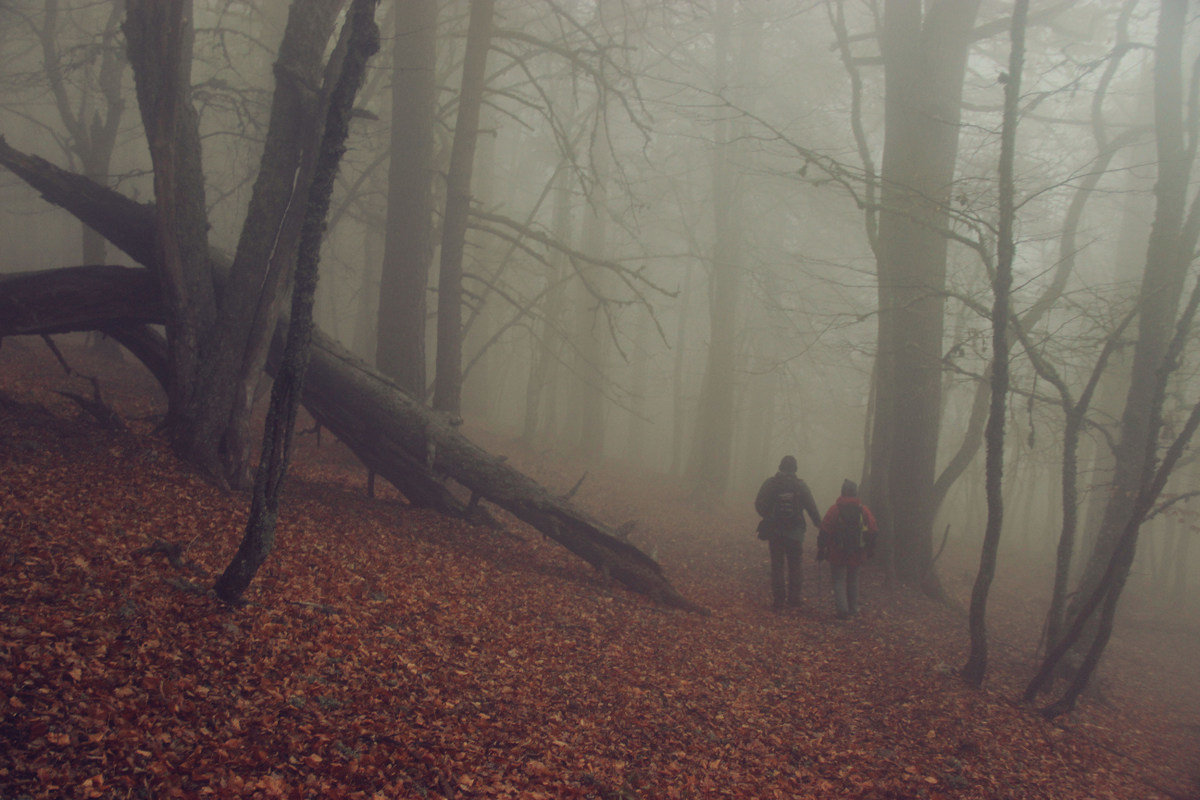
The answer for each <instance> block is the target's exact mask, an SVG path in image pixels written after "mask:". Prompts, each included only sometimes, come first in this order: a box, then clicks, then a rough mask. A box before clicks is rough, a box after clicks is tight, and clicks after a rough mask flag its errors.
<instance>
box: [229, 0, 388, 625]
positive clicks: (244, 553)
mask: <svg viewBox="0 0 1200 800" xmlns="http://www.w3.org/2000/svg"><path fill="white" fill-rule="evenodd" d="M375 3H376V0H354V3H353V5H352V6H351V8H350V10H349V12H348V14H347V19H346V23H345V29H344V31H343V40H342V41H341V42H339V43H338V48H337V50H336V51H335V52H334V55H333V57H332V58H331V59H330V70H329V72H328V73H327V76H326V80H327V81H329V82H332V85H329V84H327V91H328V92H329V94H328V95H327V96H326V97H324V98H322V100H323V101H324V102H323V103H322V105H323V106H325V105H327V106H328V110H327V112H325V113H322V114H321V117H322V118H323V120H324V122H323V125H322V126H321V127H322V129H323V131H324V132H323V134H322V136H321V142H320V147H319V149H318V151H317V152H310V153H308V154H307V160H309V161H312V162H314V163H313V165H312V167H311V170H312V178H311V180H310V181H308V184H309V185H310V187H311V188H310V189H309V191H308V192H307V193H306V197H305V202H304V208H305V218H304V224H303V228H302V230H301V234H300V241H299V244H298V251H297V256H298V260H297V265H296V283H295V288H294V290H293V293H292V313H291V319H290V324H289V325H288V332H287V341H286V343H285V344H284V348H283V358H282V360H281V363H280V365H279V367H278V368H277V369H276V372H275V382H274V384H273V385H272V387H271V404H270V407H269V408H268V409H267V421H266V429H265V430H264V431H263V441H262V457H261V459H260V460H259V464H258V470H257V472H256V474H255V478H254V491H253V495H252V500H251V503H250V517H249V519H248V520H247V522H246V531H245V535H244V536H243V537H242V542H241V545H240V546H239V547H238V550H237V553H235V554H234V557H233V560H232V561H230V563H229V566H227V567H226V568H225V571H224V572H222V573H221V576H220V577H219V578H218V579H217V582H216V586H215V587H214V589H215V591H216V593H217V596H218V597H219V598H221V599H222V600H224V601H225V602H227V603H236V602H239V601H240V600H241V597H242V594H243V593H244V592H245V591H246V589H247V587H249V585H250V582H251V581H252V580H253V579H254V576H255V575H256V574H257V572H258V568H259V567H260V566H262V564H263V562H264V561H266V558H267V555H268V554H270V552H271V549H272V548H273V546H274V543H275V523H276V520H277V519H278V516H279V495H280V492H281V490H282V488H283V480H284V478H285V477H286V476H287V466H288V457H289V455H290V452H291V444H292V432H293V431H294V429H295V426H296V412H297V411H298V410H299V408H300V401H301V396H302V392H303V387H304V376H305V372H306V371H307V370H308V362H309V354H310V351H311V346H312V332H313V301H314V300H315V298H316V292H317V277H318V272H317V267H318V265H319V264H320V261H321V242H322V240H323V239H324V238H325V218H326V216H327V215H328V213H329V200H330V197H331V196H332V194H333V184H334V179H335V178H336V177H337V171H338V166H339V165H340V164H341V160H342V156H343V155H344V154H345V152H346V139H347V137H348V136H349V134H350V118H351V115H352V113H353V111H354V98H355V96H356V95H357V94H358V90H359V89H360V88H361V87H362V83H363V78H364V76H365V74H366V68H367V61H369V60H370V58H371V56H372V55H374V54H375V53H376V51H378V50H379V28H378V27H377V26H376V24H375ZM308 171H309V170H308V168H307V165H303V166H301V168H300V173H301V174H305V173H307V172H308Z"/></svg>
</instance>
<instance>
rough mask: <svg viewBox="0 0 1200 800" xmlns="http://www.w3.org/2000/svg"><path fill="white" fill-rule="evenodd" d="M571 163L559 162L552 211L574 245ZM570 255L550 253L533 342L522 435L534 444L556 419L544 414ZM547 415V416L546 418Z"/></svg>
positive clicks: (558, 229) (554, 225)
mask: <svg viewBox="0 0 1200 800" xmlns="http://www.w3.org/2000/svg"><path fill="white" fill-rule="evenodd" d="M568 168H569V165H568V164H567V162H565V161H564V162H562V163H561V164H559V167H558V170H557V171H556V172H555V175H554V189H553V192H554V207H553V210H552V212H551V219H550V229H551V231H552V232H553V236H554V240H555V241H556V242H562V243H563V244H565V245H567V246H570V244H571V205H570V204H571V194H570V191H569V189H568V184H567V182H568V180H569V172H568ZM565 261H566V257H565V256H564V255H563V254H562V252H561V251H558V250H555V251H554V252H552V253H551V254H550V266H549V272H548V273H547V275H546V289H545V292H544V296H545V298H546V300H545V303H544V305H543V309H542V319H541V324H540V325H539V326H537V329H538V330H540V334H539V335H538V336H537V337H536V338H535V339H534V341H533V343H532V352H531V353H530V357H529V358H530V365H529V380H528V382H527V383H526V386H525V420H524V426H523V428H522V432H521V439H522V440H523V441H524V442H525V443H526V444H533V443H534V442H535V441H536V440H537V437H538V432H539V430H550V431H553V430H554V420H553V419H551V418H550V417H551V415H550V414H549V413H547V414H544V415H543V413H542V411H543V407H544V406H543V399H545V408H546V409H547V410H549V409H550V408H551V407H552V401H551V400H550V398H546V397H545V396H546V395H547V394H548V393H550V394H552V393H553V392H554V391H555V387H554V384H555V383H556V381H555V376H556V375H557V374H558V372H559V370H558V362H559V360H560V359H561V358H562V357H563V354H562V350H563V348H562V324H563V320H562V310H563V299H564V289H563V287H562V285H561V284H562V282H563V271H564V270H563V267H564V264H565ZM543 417H544V418H543Z"/></svg>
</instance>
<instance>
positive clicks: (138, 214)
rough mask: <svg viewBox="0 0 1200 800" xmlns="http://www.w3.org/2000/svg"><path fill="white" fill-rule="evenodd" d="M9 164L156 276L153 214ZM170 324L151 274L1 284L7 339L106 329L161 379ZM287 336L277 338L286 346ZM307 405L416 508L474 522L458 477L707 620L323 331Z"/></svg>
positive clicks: (6, 160) (45, 169) (17, 278)
mask: <svg viewBox="0 0 1200 800" xmlns="http://www.w3.org/2000/svg"><path fill="white" fill-rule="evenodd" d="M0 164H3V165H4V166H6V167H8V168H9V169H10V170H12V171H13V172H14V173H15V174H17V175H18V176H19V177H21V178H22V179H23V180H25V181H26V182H27V183H29V184H30V185H31V186H33V187H34V188H35V189H37V190H38V191H40V192H41V193H42V196H43V197H44V198H45V199H46V200H48V201H50V202H52V203H54V204H55V205H59V206H61V207H63V208H64V209H66V210H67V211H69V212H70V213H72V214H73V215H74V216H76V217H77V218H79V219H80V220H82V221H84V222H86V223H87V224H89V225H91V226H92V227H93V228H95V229H96V230H97V232H98V233H100V234H101V235H103V236H104V237H105V238H107V239H108V240H109V241H111V242H112V243H113V244H115V245H117V246H118V247H120V248H121V249H122V250H124V251H125V252H126V253H127V254H129V255H130V256H131V257H132V258H134V259H135V260H136V261H138V262H139V263H142V264H145V265H146V266H147V267H151V268H153V267H154V266H155V263H156V262H155V258H156V256H155V251H154V247H153V241H154V237H153V211H152V209H151V208H150V207H148V206H145V205H142V204H139V203H136V202H134V201H132V200H129V199H128V198H126V197H124V196H123V195H120V194H119V193H118V192H114V191H112V190H109V189H105V188H104V187H101V186H99V185H97V184H94V183H92V182H91V181H87V179H85V178H81V177H80V176H78V175H74V174H72V173H69V172H66V171H64V170H61V169H59V168H58V167H55V166H54V165H52V164H50V163H49V162H46V161H43V160H42V159H39V158H37V157H35V156H28V155H26V154H23V153H20V152H18V151H16V150H14V149H13V148H11V147H9V146H8V145H7V143H5V142H4V140H3V138H0ZM221 260H222V261H224V259H221ZM164 314H165V309H164V308H163V307H162V304H161V303H160V302H159V299H158V291H157V281H156V280H155V278H154V276H153V275H152V274H151V273H150V272H149V271H147V270H142V269H132V268H127V267H112V266H84V267H72V268H66V269H61V270H51V271H47V272H39V273H20V274H16V275H8V276H0V336H8V335H17V334H38V333H60V332H64V331H70V330H101V331H106V332H108V333H110V334H111V335H113V336H114V338H117V339H118V341H122V342H123V343H127V346H129V347H130V349H131V350H132V351H133V352H134V354H135V355H136V356H138V357H139V358H140V359H142V360H143V362H145V363H146V365H147V367H149V368H150V369H151V371H152V372H155V374H156V375H157V376H158V377H159V378H160V380H161V378H162V376H163V374H164V370H163V369H162V362H161V361H159V362H158V363H156V357H155V355H154V352H153V350H154V347H153V340H152V337H150V336H148V334H147V328H146V327H145V326H146V324H147V323H153V322H161V321H162V320H163V315H164ZM280 336H281V331H277V332H276V341H277V342H278V341H281V339H280ZM304 405H305V407H306V408H307V409H308V411H309V412H310V413H311V414H312V415H313V417H314V418H315V419H316V420H317V421H318V422H320V423H321V425H322V426H324V427H326V428H327V429H328V430H329V431H330V432H332V433H333V434H334V435H335V436H337V437H338V438H339V439H341V440H342V441H343V442H344V443H345V444H346V445H347V446H348V447H349V448H350V449H351V450H352V451H353V452H354V453H355V455H356V456H358V458H359V459H360V460H362V462H363V463H364V464H365V465H366V466H367V467H368V468H370V469H372V470H374V471H375V472H376V473H378V474H379V475H381V476H383V477H384V478H386V479H387V480H388V481H389V482H391V483H392V484H393V485H395V486H396V487H397V488H398V489H399V490H400V491H401V492H402V493H404V495H405V496H406V497H407V498H408V499H409V500H410V501H411V502H413V503H414V504H415V505H421V506H428V507H433V508H437V509H438V510H440V511H443V512H444V513H448V514H454V515H456V516H460V517H465V518H471V517H472V516H474V515H475V512H476V509H474V507H473V504H466V503H463V502H462V501H461V500H459V499H458V498H457V497H455V495H454V494H453V493H452V492H451V491H450V490H449V489H448V488H447V487H446V486H445V485H444V484H443V483H442V481H441V480H440V478H439V477H438V476H439V475H445V476H449V477H451V478H453V479H454V480H455V481H456V482H458V483H459V484H461V485H462V486H464V487H466V488H467V489H468V490H470V491H471V492H472V493H474V494H475V495H478V496H479V497H482V498H484V499H486V500H488V501H490V502H492V503H494V504H495V505H497V506H499V507H500V508H503V509H505V510H506V511H508V512H509V513H511V514H513V515H514V516H515V517H517V518H518V519H520V520H522V521H524V522H526V523H528V524H529V525H532V526H533V527H534V528H536V529H537V530H539V531H541V532H542V533H543V534H545V535H546V536H547V537H549V538H551V539H553V540H554V541H555V542H557V543H558V544H560V545H562V546H563V547H565V548H567V549H568V550H570V551H571V552H572V553H574V554H575V555H577V556H579V557H580V558H582V559H584V560H585V561H587V562H588V563H589V564H591V565H592V566H594V567H595V568H596V569H597V570H599V571H600V572H601V573H602V574H603V575H605V576H606V578H612V579H614V580H617V581H619V582H620V583H621V584H623V585H624V586H626V587H627V588H629V589H632V590H633V591H636V592H639V593H641V594H645V595H648V596H649V597H652V598H653V599H655V600H657V601H658V602H661V603H664V604H666V605H669V606H673V607H676V608H683V609H687V610H691V611H702V610H703V609H701V608H700V607H698V606H697V605H695V604H694V603H692V602H691V601H689V600H688V599H687V598H685V597H683V596H682V595H680V594H679V593H678V592H677V591H676V590H675V589H674V587H672V586H671V584H670V582H669V581H667V579H666V577H665V576H664V575H663V573H662V567H661V566H660V565H659V564H658V562H656V561H655V560H654V559H652V558H650V557H649V556H647V555H646V554H645V553H643V552H642V551H641V550H639V549H638V548H636V547H634V546H633V545H631V544H629V543H627V542H625V541H623V540H622V539H620V538H618V537H617V536H615V535H614V534H613V533H612V532H611V530H610V529H608V528H607V527H606V526H604V525H602V524H601V523H599V522H598V521H596V520H594V519H592V518H590V517H589V516H588V515H586V514H584V513H583V512H581V511H580V510H579V509H577V508H575V507H574V506H572V505H571V504H570V503H569V502H567V501H565V500H564V499H562V498H559V497H556V496H554V495H551V494H550V493H549V492H548V491H546V489H545V488H544V487H542V486H541V485H539V484H538V483H537V482H535V481H533V480H532V479H530V478H529V477H528V476H526V475H524V474H522V473H521V472H519V471H517V470H516V469H513V468H512V467H511V466H508V465H507V464H505V463H503V462H502V460H501V459H499V458H497V457H495V456H492V455H491V454H489V453H487V452H486V451H484V450H483V449H482V448H480V447H478V446H476V445H475V444H473V443H472V442H470V441H469V440H468V439H467V438H466V437H464V436H462V435H461V434H459V433H458V431H457V430H456V428H455V427H454V426H453V425H452V424H451V423H450V421H449V420H448V419H447V418H446V417H445V416H444V415H442V414H440V413H437V412H434V411H433V410H431V409H429V408H427V407H426V406H423V405H421V404H420V403H418V402H417V401H416V400H414V399H412V398H411V397H409V396H408V395H406V394H405V393H404V392H402V391H401V390H400V389H399V388H398V387H396V386H395V385H394V384H393V383H391V382H390V381H389V380H388V379H387V378H386V377H384V376H383V375H381V374H379V373H377V372H375V371H374V370H373V369H371V368H370V367H369V366H367V365H366V364H364V363H363V362H362V361H360V360H359V359H357V358H355V357H354V356H353V355H351V354H350V353H349V352H347V351H346V350H344V349H343V348H341V347H340V346H339V345H337V344H336V343H335V342H334V341H333V340H332V339H330V338H329V337H327V336H324V335H323V334H321V333H320V332H317V333H316V334H315V336H314V340H313V354H312V362H311V364H310V366H309V374H308V379H307V381H306V384H305V388H304Z"/></svg>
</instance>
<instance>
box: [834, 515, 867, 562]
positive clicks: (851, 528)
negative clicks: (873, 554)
mask: <svg viewBox="0 0 1200 800" xmlns="http://www.w3.org/2000/svg"><path fill="white" fill-rule="evenodd" d="M833 545H834V547H836V548H837V549H838V550H840V551H841V553H842V555H843V556H856V555H858V554H859V553H861V552H862V550H863V547H864V546H865V542H864V541H863V514H862V506H860V505H859V504H858V503H842V504H841V505H839V506H838V521H837V525H836V526H835V527H834V529H833Z"/></svg>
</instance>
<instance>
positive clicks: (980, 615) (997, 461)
mask: <svg viewBox="0 0 1200 800" xmlns="http://www.w3.org/2000/svg"><path fill="white" fill-rule="evenodd" d="M1028 14H1029V0H1017V1H1016V4H1015V6H1014V7H1013V19H1012V52H1011V53H1010V54H1009V60H1008V81H1007V82H1006V83H1005V84H1004V121H1003V124H1002V126H1001V131H1000V186H999V193H1000V230H999V240H998V242H997V250H998V252H997V259H996V278H995V281H994V282H993V286H994V289H993V294H994V302H993V303H992V380H991V389H992V394H991V403H990V408H989V411H988V421H987V432H986V438H987V455H986V478H985V483H986V484H987V510H988V515H987V529H986V530H985V531H984V535H983V549H982V552H981V553H980V556H979V572H978V573H977V574H976V576H975V585H974V587H973V588H972V590H971V610H970V614H969V619H968V622H969V629H970V633H971V652H970V654H969V655H968V657H967V663H966V664H965V665H964V666H963V672H962V675H963V680H964V681H966V682H967V684H968V685H970V686H974V687H975V688H979V687H980V686H982V685H983V677H984V675H985V674H986V673H987V662H988V641H987V600H988V593H989V591H990V589H991V586H992V579H993V578H994V577H995V575H996V561H997V554H998V552H999V549H1000V532H1001V529H1002V526H1003V522H1004V494H1003V489H1004V482H1003V478H1004V416H1005V414H1006V413H1007V410H1008V356H1009V341H1008V307H1009V298H1010V296H1011V295H1012V282H1013V269H1012V268H1013V258H1014V256H1015V250H1016V245H1015V242H1014V240H1013V222H1014V217H1015V215H1016V212H1015V198H1014V193H1015V190H1014V187H1013V156H1014V152H1015V149H1016V138H1017V102H1018V100H1019V99H1020V97H1021V71H1022V69H1023V68H1024V64H1025V20H1026V17H1027V16H1028Z"/></svg>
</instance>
